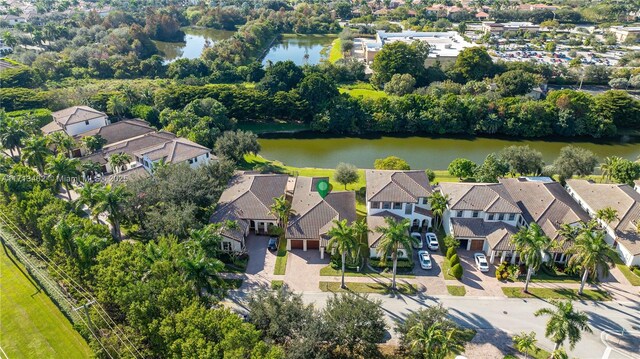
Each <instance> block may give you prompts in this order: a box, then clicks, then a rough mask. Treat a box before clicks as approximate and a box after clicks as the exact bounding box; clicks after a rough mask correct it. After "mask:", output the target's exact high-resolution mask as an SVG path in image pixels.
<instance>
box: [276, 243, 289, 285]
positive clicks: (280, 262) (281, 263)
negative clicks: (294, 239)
mask: <svg viewBox="0 0 640 359" xmlns="http://www.w3.org/2000/svg"><path fill="white" fill-rule="evenodd" d="M288 255H289V251H288V250H287V240H286V239H285V238H284V236H283V237H282V238H280V243H278V254H277V257H276V265H275V268H273V274H275V275H284V274H285V272H286V270H287V256H288Z"/></svg>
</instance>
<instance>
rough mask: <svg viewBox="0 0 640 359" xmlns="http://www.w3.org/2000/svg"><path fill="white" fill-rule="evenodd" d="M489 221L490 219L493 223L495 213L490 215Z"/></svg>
mask: <svg viewBox="0 0 640 359" xmlns="http://www.w3.org/2000/svg"><path fill="white" fill-rule="evenodd" d="M488 219H489V220H490V221H493V213H491V214H490V215H489V218H488Z"/></svg>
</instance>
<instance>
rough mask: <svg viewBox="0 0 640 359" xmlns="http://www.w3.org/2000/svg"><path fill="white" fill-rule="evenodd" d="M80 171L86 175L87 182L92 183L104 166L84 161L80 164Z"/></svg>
mask: <svg viewBox="0 0 640 359" xmlns="http://www.w3.org/2000/svg"><path fill="white" fill-rule="evenodd" d="M80 171H81V172H82V174H83V175H84V176H83V177H84V179H85V181H90V180H92V179H93V178H94V177H95V176H96V175H97V174H98V173H101V172H102V165H101V164H99V163H98V162H95V161H84V162H82V163H81V164H80Z"/></svg>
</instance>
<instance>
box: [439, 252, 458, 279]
mask: <svg viewBox="0 0 640 359" xmlns="http://www.w3.org/2000/svg"><path fill="white" fill-rule="evenodd" d="M440 266H441V267H442V274H444V279H446V280H457V279H456V277H454V276H452V275H451V274H449V269H451V266H450V264H449V259H447V257H444V260H443V261H442V263H440Z"/></svg>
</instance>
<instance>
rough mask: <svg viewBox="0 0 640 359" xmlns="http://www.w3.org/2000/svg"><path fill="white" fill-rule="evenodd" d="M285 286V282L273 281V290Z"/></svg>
mask: <svg viewBox="0 0 640 359" xmlns="http://www.w3.org/2000/svg"><path fill="white" fill-rule="evenodd" d="M283 286H284V281H283V280H278V279H274V280H272V281H271V289H273V290H278V289H280V288H282V287H283Z"/></svg>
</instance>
